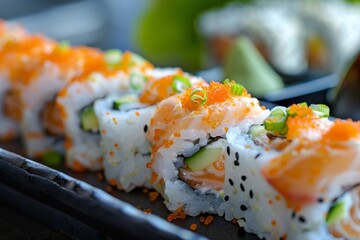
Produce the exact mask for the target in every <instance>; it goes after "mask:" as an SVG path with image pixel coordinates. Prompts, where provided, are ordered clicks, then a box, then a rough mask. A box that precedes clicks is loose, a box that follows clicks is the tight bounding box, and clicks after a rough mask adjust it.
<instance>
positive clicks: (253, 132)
mask: <svg viewBox="0 0 360 240" xmlns="http://www.w3.org/2000/svg"><path fill="white" fill-rule="evenodd" d="M265 133H266V130H265V127H264V126H263V125H259V124H254V125H252V126H251V127H250V128H249V132H248V134H249V135H250V137H252V138H254V137H258V136H261V135H263V134H265Z"/></svg>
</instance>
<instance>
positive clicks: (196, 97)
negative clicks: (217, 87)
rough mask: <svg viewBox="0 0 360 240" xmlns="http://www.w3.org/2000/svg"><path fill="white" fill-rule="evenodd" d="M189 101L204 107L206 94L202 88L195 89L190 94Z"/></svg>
mask: <svg viewBox="0 0 360 240" xmlns="http://www.w3.org/2000/svg"><path fill="white" fill-rule="evenodd" d="M190 100H191V101H193V102H194V103H197V104H200V105H204V104H205V103H206V101H207V92H206V91H205V90H204V89H202V88H195V89H194V90H193V91H192V92H191V95H190Z"/></svg>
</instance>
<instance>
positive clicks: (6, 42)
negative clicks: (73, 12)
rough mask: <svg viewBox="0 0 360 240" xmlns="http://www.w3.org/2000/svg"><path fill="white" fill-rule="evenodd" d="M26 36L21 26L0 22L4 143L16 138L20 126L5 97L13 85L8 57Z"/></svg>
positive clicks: (0, 115)
mask: <svg viewBox="0 0 360 240" xmlns="http://www.w3.org/2000/svg"><path fill="white" fill-rule="evenodd" d="M25 36H26V32H25V30H24V29H23V28H21V27H20V26H18V25H10V24H8V23H6V22H4V21H0V122H1V128H0V140H3V141H5V140H11V139H13V138H15V137H16V136H17V135H18V132H19V128H18V124H17V123H16V121H14V120H13V118H11V112H12V110H11V109H10V108H6V105H7V104H6V98H5V95H6V92H7V91H8V90H9V89H10V85H11V81H10V71H9V67H8V65H7V57H6V56H7V55H9V53H10V52H12V51H14V48H13V47H12V46H13V45H14V44H17V43H18V42H19V41H21V40H22V39H24V38H25ZM9 116H10V117H9Z"/></svg>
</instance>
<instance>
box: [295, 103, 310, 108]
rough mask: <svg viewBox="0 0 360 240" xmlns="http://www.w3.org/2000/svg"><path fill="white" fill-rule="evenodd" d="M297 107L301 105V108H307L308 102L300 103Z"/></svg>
mask: <svg viewBox="0 0 360 240" xmlns="http://www.w3.org/2000/svg"><path fill="white" fill-rule="evenodd" d="M297 105H299V106H301V107H307V106H308V104H307V102H302V103H298V104H297Z"/></svg>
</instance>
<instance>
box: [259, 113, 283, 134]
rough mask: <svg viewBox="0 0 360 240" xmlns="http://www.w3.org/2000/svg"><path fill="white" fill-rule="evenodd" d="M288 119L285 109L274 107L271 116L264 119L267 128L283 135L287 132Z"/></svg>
mask: <svg viewBox="0 0 360 240" xmlns="http://www.w3.org/2000/svg"><path fill="white" fill-rule="evenodd" d="M286 120H287V115H286V113H285V112H284V110H283V109H281V108H274V109H273V110H272V111H271V113H270V116H269V117H268V118H266V119H265V121H264V126H265V129H266V130H268V131H271V132H277V133H279V134H282V135H283V134H286ZM284 131H285V132H284Z"/></svg>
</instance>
